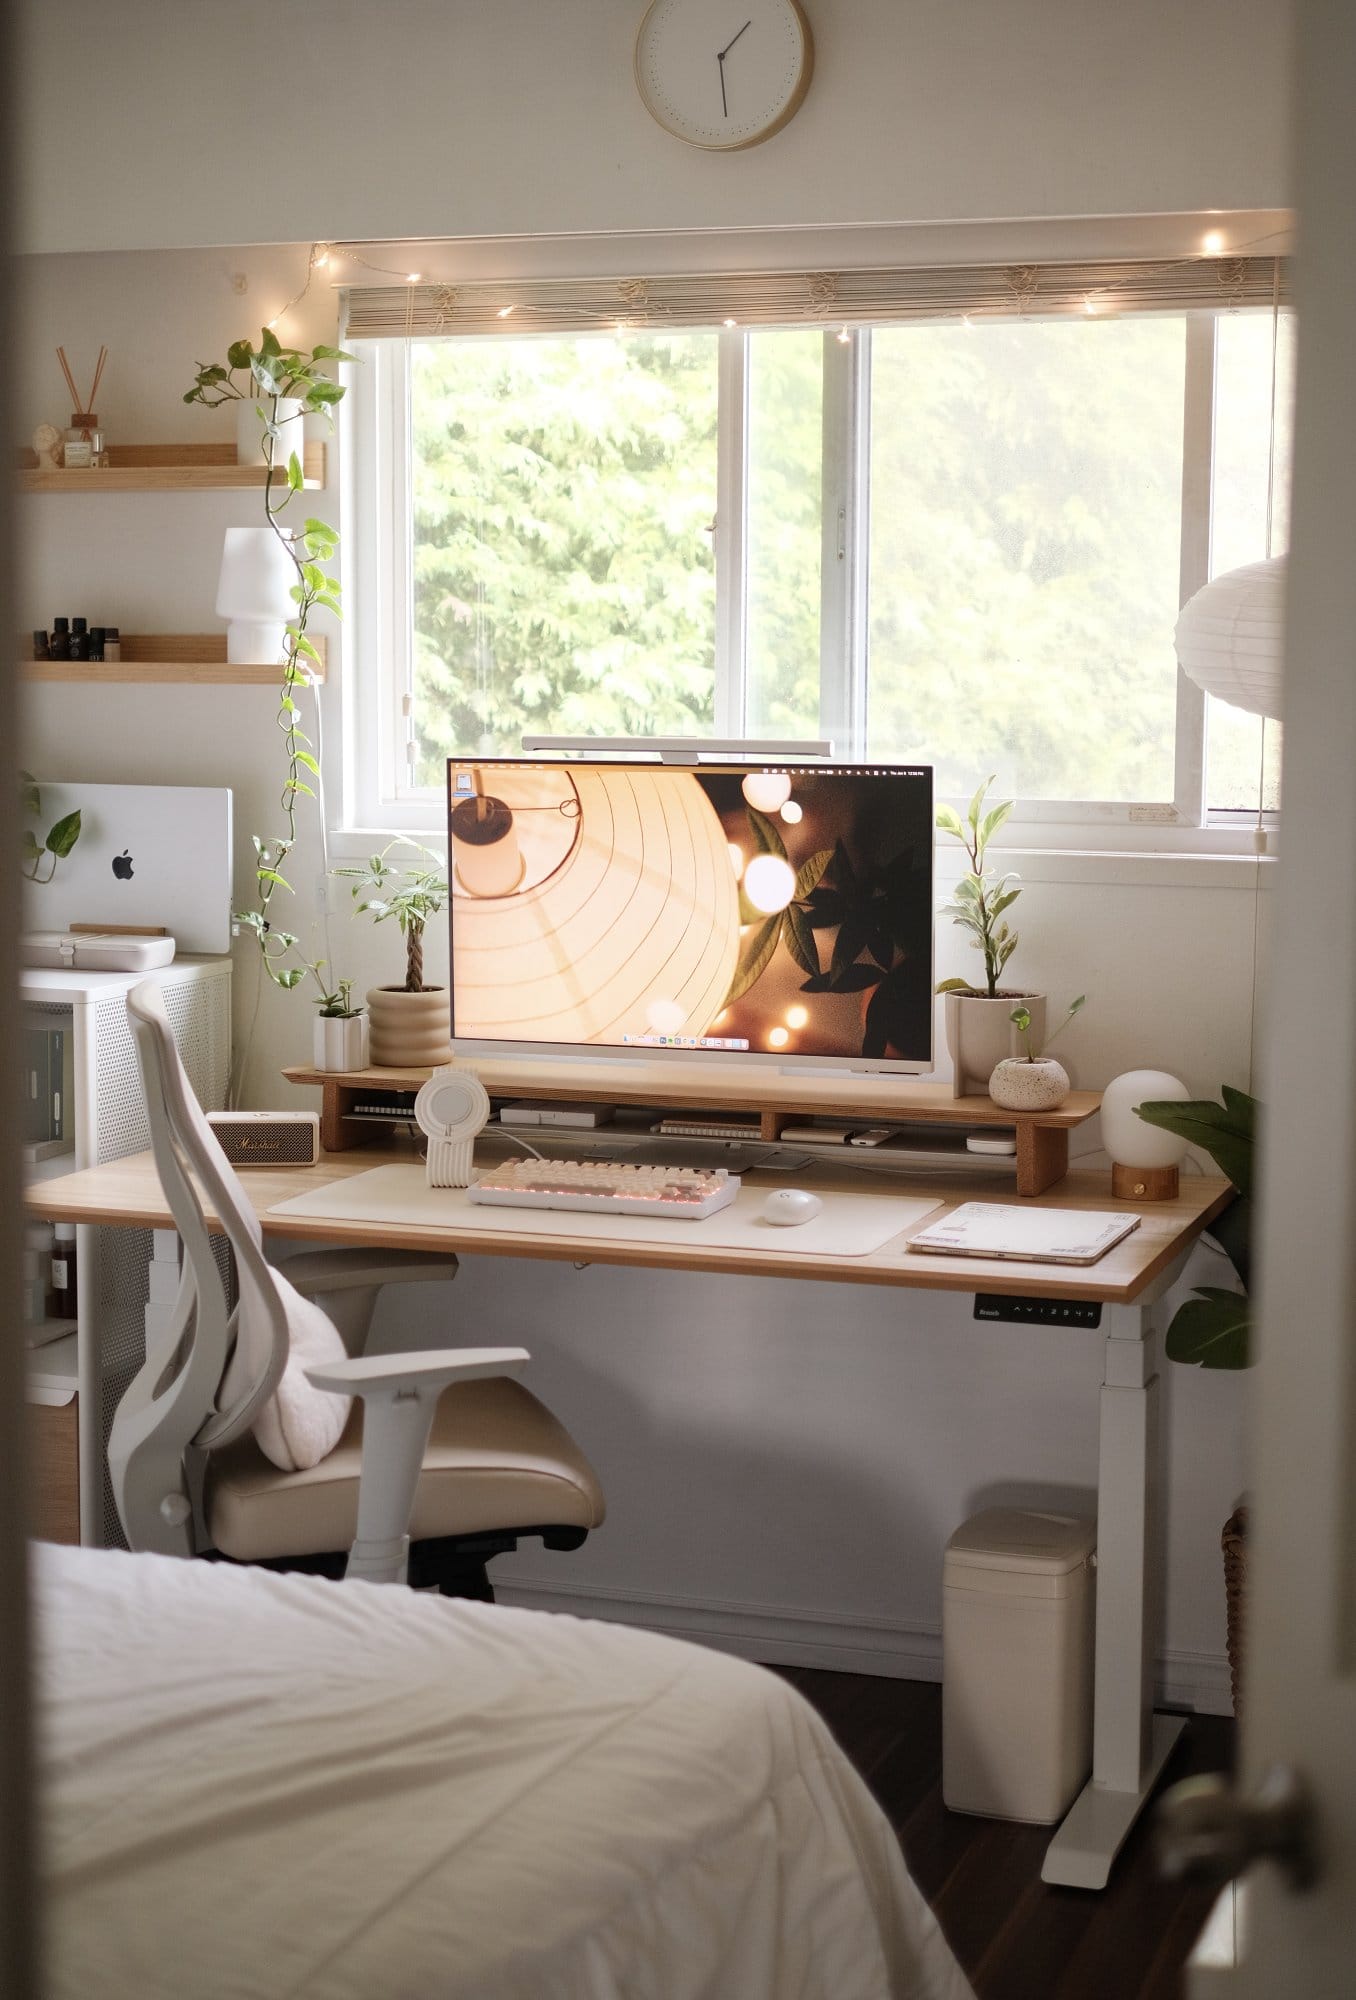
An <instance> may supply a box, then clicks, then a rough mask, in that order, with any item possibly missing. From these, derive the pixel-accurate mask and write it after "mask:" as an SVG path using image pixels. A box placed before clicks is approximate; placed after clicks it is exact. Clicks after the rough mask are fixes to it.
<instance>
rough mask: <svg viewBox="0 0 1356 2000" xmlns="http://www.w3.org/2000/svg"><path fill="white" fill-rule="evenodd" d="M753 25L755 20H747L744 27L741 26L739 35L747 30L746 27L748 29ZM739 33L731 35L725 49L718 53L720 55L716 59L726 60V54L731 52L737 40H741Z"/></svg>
mask: <svg viewBox="0 0 1356 2000" xmlns="http://www.w3.org/2000/svg"><path fill="white" fill-rule="evenodd" d="M752 26H753V22H752V20H748V21H746V22H745V23H744V27H743V28H741V29H740V30H739V35H742V34H743V33H744V32H745V29H748V28H751V27H752ZM739 35H732V36H731V37H730V40H729V41H728V42H727V43H726V44H725V47H724V48H723V49H722V50H721V52H720V54H719V55H718V56H717V57H716V61H717V62H718V63H723V62H724V60H725V58H726V56H728V55H729V53H730V50H731V49H732V48H733V47H734V45H735V43H736V42H737V41H738V40H739Z"/></svg>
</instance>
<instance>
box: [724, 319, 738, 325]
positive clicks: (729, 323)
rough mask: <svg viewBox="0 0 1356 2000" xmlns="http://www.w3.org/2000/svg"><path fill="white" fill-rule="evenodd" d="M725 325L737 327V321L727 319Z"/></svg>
mask: <svg viewBox="0 0 1356 2000" xmlns="http://www.w3.org/2000/svg"><path fill="white" fill-rule="evenodd" d="M725 324H726V326H738V325H739V321H738V320H737V319H727V320H726V322H725Z"/></svg>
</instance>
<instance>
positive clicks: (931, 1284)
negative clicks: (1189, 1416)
mask: <svg viewBox="0 0 1356 2000" xmlns="http://www.w3.org/2000/svg"><path fill="white" fill-rule="evenodd" d="M411 1157H412V1156H411V1153H410V1151H409V1150H408V1149H405V1150H403V1151H387V1150H385V1149H379V1148H377V1147H365V1148H363V1149H362V1150H361V1151H359V1152H356V1153H354V1152H346V1153H338V1154H325V1155H323V1156H322V1159H321V1161H320V1164H319V1165H318V1166H315V1167H309V1168H304V1167H295V1168H263V1169H256V1170H254V1171H252V1172H250V1173H248V1174H242V1175H241V1184H242V1186H243V1187H244V1188H245V1190H246V1192H247V1194H248V1195H249V1197H250V1200H251V1201H252V1202H253V1204H254V1207H255V1209H256V1210H257V1212H258V1214H259V1218H260V1222H261V1224H262V1226H263V1230H264V1234H265V1235H266V1236H267V1235H272V1236H279V1237H287V1238H288V1239H289V1240H295V1241H304V1242H311V1243H334V1242H344V1243H356V1244H362V1245H367V1246H376V1245H391V1246H394V1247H396V1248H400V1249H424V1250H429V1251H440V1252H442V1253H444V1254H445V1253H447V1252H448V1251H454V1252H456V1253H457V1254H459V1255H465V1256H486V1257H527V1258H540V1259H545V1260H547V1261H552V1260H554V1261H557V1262H560V1261H569V1262H571V1263H579V1262H586V1263H597V1264H623V1265H641V1266H650V1267H654V1268H662V1269H676V1270H684V1269H687V1270H691V1269H694V1268H695V1269H700V1270H702V1271H706V1272H711V1273H717V1274H719V1273H727V1274H735V1273H738V1274H740V1275H743V1276H762V1277H777V1278H803V1279H808V1280H812V1281H813V1280H832V1281H833V1282H835V1283H839V1284H842V1283H848V1284H868V1285H890V1286H896V1287H899V1288H900V1289H903V1290H921V1291H944V1292H961V1293H970V1294H974V1293H978V1292H991V1293H1001V1294H1003V1295H1005V1296H1007V1297H1014V1298H1023V1299H1033V1300H1047V1301H1050V1302H1051V1304H1052V1305H1053V1306H1054V1307H1056V1308H1058V1306H1059V1304H1060V1303H1061V1302H1070V1301H1073V1300H1078V1301H1090V1302H1094V1303H1096V1304H1098V1305H1099V1306H1100V1307H1101V1324H1100V1328H1099V1329H1098V1333H1097V1334H1096V1335H1093V1334H1091V1333H1090V1334H1089V1338H1100V1339H1101V1340H1102V1341H1103V1344H1104V1348H1105V1371H1104V1375H1103V1384H1102V1390H1101V1405H1100V1435H1099V1448H1098V1538H1097V1546H1098V1558H1097V1560H1098V1570H1097V1641H1096V1666H1095V1678H1094V1689H1095V1692H1094V1719H1093V1765H1092V1776H1091V1778H1090V1779H1089V1781H1088V1783H1087V1784H1086V1785H1085V1786H1084V1788H1083V1790H1082V1792H1081V1793H1080V1794H1079V1796H1078V1798H1077V1799H1076V1800H1075V1801H1074V1804H1073V1806H1072V1807H1071V1808H1070V1810H1069V1812H1068V1814H1067V1815H1066V1817H1065V1819H1064V1820H1063V1822H1062V1824H1061V1825H1060V1826H1059V1828H1058V1829H1057V1830H1056V1832H1055V1835H1054V1837H1053V1839H1052V1841H1051V1843H1050V1846H1049V1849H1048V1850H1047V1853H1046V1857H1045V1864H1044V1867H1043V1868H1042V1871H1041V1873H1042V1876H1043V1878H1044V1880H1045V1881H1047V1882H1057V1883H1064V1884H1067V1885H1069V1886H1070V1887H1073V1888H1080V1889H1100V1888H1102V1887H1103V1886H1104V1885H1105V1883H1106V1880H1107V1877H1108V1875H1109V1873H1110V1870H1111V1864H1112V1861H1113V1860H1114V1859H1115V1856H1116V1853H1117V1851H1118V1850H1119V1848H1120V1846H1121V1843H1122V1842H1123V1841H1124V1839H1125V1836H1126V1834H1127V1833H1128V1832H1129V1830H1130V1828H1131V1826H1132V1825H1133V1824H1134V1821H1135V1819H1136V1817H1137V1815H1138V1814H1139V1812H1140V1810H1141V1808H1142V1806H1143V1805H1144V1802H1145V1800H1146V1798H1147V1797H1148V1795H1149V1792H1150V1791H1151V1790H1152V1788H1153V1785H1154V1783H1155V1781H1156V1780H1157V1778H1158V1775H1159V1773H1160V1771H1161V1770H1162V1768H1163V1765H1164V1763H1165V1762H1166V1761H1167V1758H1168V1755H1169V1753H1170V1751H1171V1749H1172V1747H1173V1744H1174V1743H1175V1742H1176V1740H1177V1737H1178V1735H1179V1733H1180V1732H1181V1729H1182V1726H1183V1724H1182V1719H1181V1718H1180V1717H1175V1716H1155V1715H1154V1713H1153V1700H1152V1697H1153V1662H1154V1655H1155V1650H1156V1646H1155V1641H1156V1633H1155V1631H1154V1617H1153V1613H1154V1606H1155V1604H1156V1603H1157V1589H1156V1583H1157V1575H1156V1572H1157V1566H1158V1559H1159V1548H1160V1542H1161V1524H1160V1522H1159V1519H1158V1505H1157V1500H1158V1496H1157V1483H1158V1482H1157V1469H1158V1452H1157V1445H1156V1429H1157V1413H1158V1388H1159V1384H1158V1375H1157V1371H1156V1367H1155V1352H1154V1340H1155V1333H1156V1313H1155V1308H1156V1306H1157V1304H1158V1301H1159V1300H1160V1299H1161V1298H1162V1296H1163V1294H1164V1293H1165V1292H1166V1291H1167V1289H1168V1287H1169V1286H1170V1285H1171V1284H1172V1282H1173V1280H1174V1279H1175V1278H1176V1277H1177V1276H1178V1275H1179V1273H1180V1271H1181V1268H1182V1265H1183V1262H1184V1261H1185V1258H1186V1256H1187V1253H1188V1251H1189V1250H1190V1249H1191V1246H1192V1244H1193V1243H1194V1242H1195V1240H1196V1238H1197V1236H1198V1235H1199V1234H1200V1232H1201V1230H1202V1229H1203V1228H1205V1227H1206V1226H1207V1225H1208V1224H1209V1222H1210V1221H1211V1220H1212V1219H1213V1217H1214V1216H1216V1215H1217V1214H1218V1213H1219V1211H1220V1209H1221V1208H1223V1207H1224V1205H1225V1204H1226V1202H1227V1201H1228V1199H1229V1195H1230V1192H1231V1190H1230V1188H1229V1185H1228V1183H1227V1182H1226V1181H1223V1180H1217V1179H1214V1178H1213V1177H1210V1178H1207V1177H1194V1176H1188V1177H1187V1178H1186V1179H1185V1181H1184V1184H1183V1187H1182V1191H1181V1193H1180V1195H1179V1196H1178V1197H1177V1198H1176V1199H1175V1200H1173V1201H1167V1202H1158V1203H1154V1204H1151V1205H1149V1206H1147V1207H1142V1208H1141V1209H1140V1211H1139V1212H1140V1213H1141V1214H1142V1215H1143V1218H1144V1219H1143V1221H1142V1223H1141V1225H1140V1227H1139V1228H1138V1229H1136V1230H1134V1231H1133V1232H1132V1233H1131V1234H1130V1235H1129V1236H1128V1237H1126V1238H1125V1239H1124V1241H1123V1242H1121V1243H1119V1244H1117V1245H1116V1247H1115V1248H1114V1249H1112V1250H1110V1251H1108V1252H1107V1254H1106V1256H1104V1257H1103V1258H1101V1259H1100V1261H1099V1262H1098V1263H1096V1264H1092V1265H1087V1266H1073V1265H1050V1264H1026V1263H1010V1262H1003V1261H1001V1260H998V1259H984V1258H961V1257H934V1256H919V1255H917V1254H916V1253H910V1252H908V1251H906V1250H904V1248H903V1235H901V1237H898V1238H895V1239H893V1240H892V1241H890V1242H888V1243H886V1244H884V1245H883V1246H882V1247H881V1248H880V1249H878V1250H875V1251H872V1252H871V1253H870V1254H869V1255H867V1256H864V1257H835V1256H832V1255H819V1256H815V1255H811V1254H809V1253H808V1252H805V1251H803V1250H797V1249H796V1247H795V1244H794V1242H793V1241H792V1242H787V1243H786V1244H785V1245H783V1244H782V1243H781V1242H779V1243H778V1246H777V1248H776V1249H770V1250H762V1249H757V1250H750V1249H748V1248H747V1247H739V1248H722V1247H719V1246H704V1247H703V1248H702V1250H701V1252H700V1254H699V1255H694V1251H693V1249H692V1248H691V1247H685V1246H684V1245H682V1244H681V1243H679V1244H676V1245H674V1244H670V1243H664V1244H657V1243H649V1242H644V1241H641V1240H640V1239H639V1238H637V1239H635V1240H630V1239H627V1238H624V1237H619V1236H617V1235H615V1234H614V1235H612V1236H611V1237H608V1238H600V1237H590V1234H589V1218H588V1217H587V1216H586V1215H579V1216H576V1217H575V1218H574V1219H575V1221H576V1222H577V1223H578V1225H579V1227H578V1229H577V1231H575V1232H573V1233H572V1234H571V1235H570V1236H568V1237H562V1236H559V1235H553V1236H547V1235H541V1234H534V1233H533V1230H532V1226H531V1217H530V1213H529V1214H527V1215H525V1217H524V1219H523V1223H522V1227H521V1229H505V1228H504V1227H503V1226H502V1219H501V1218H502V1212H501V1216H500V1217H499V1218H496V1226H495V1227H493V1228H490V1227H486V1226H483V1225H481V1224H479V1223H478V1221H477V1219H476V1217H475V1215H474V1212H473V1213H472V1214H470V1215H469V1216H468V1215H466V1214H465V1213H464V1212H462V1213H461V1214H459V1216H458V1219H457V1220H456V1222H455V1224H454V1225H451V1226H439V1227H431V1226H429V1225H428V1224H418V1225H416V1224H410V1223H398V1222H389V1221H387V1222H380V1223H363V1222H361V1221H356V1220H353V1219H351V1218H349V1219H345V1220H343V1221H339V1222H336V1221H333V1220H326V1219H321V1218H313V1217H307V1216H302V1215H294V1214H289V1215H281V1216H275V1215H271V1214H270V1210H271V1209H273V1208H274V1206H275V1205H276V1204H277V1203H279V1202H283V1201H287V1200H290V1199H292V1198H294V1197H295V1196H298V1195H301V1194H303V1193H305V1192H306V1190H307V1189H308V1188H314V1187H316V1186H318V1185H321V1184H323V1183H324V1182H327V1181H334V1180H337V1179H345V1178H349V1177H351V1176H353V1175H356V1174H361V1173H366V1172H367V1171H368V1170H369V1169H370V1168H372V1167H377V1166H381V1165H384V1164H388V1163H391V1162H393V1161H396V1160H406V1161H408V1160H409V1159H410V1158H411ZM783 1178H784V1177H783ZM749 1180H750V1182H751V1183H752V1184H755V1185H756V1184H757V1183H758V1181H759V1176H758V1175H757V1174H754V1175H752V1176H750V1177H749ZM797 1182H798V1184H800V1185H803V1186H809V1187H814V1188H816V1189H819V1190H821V1191H825V1190H827V1191H833V1190H834V1189H844V1190H858V1191H861V1190H869V1191H870V1192H871V1193H873V1194H880V1193H882V1192H884V1191H885V1189H884V1187H883V1184H882V1181H881V1179H880V1178H879V1177H878V1176H874V1175H871V1176H867V1175H863V1174H861V1173H858V1174H855V1175H854V1173H853V1171H852V1168H851V1166H850V1165H848V1164H840V1162H839V1161H838V1160H837V1159H835V1160H833V1161H831V1162H830V1161H826V1162H825V1163H824V1165H823V1166H820V1165H819V1164H818V1162H816V1163H815V1164H814V1165H813V1166H812V1167H811V1168H807V1169H806V1170H805V1172H804V1173H802V1174H798V1175H797ZM777 1184H778V1183H777V1180H776V1178H775V1177H769V1178H768V1185H770V1186H775V1185H777ZM898 1192H899V1193H900V1194H901V1195H907V1196H910V1197H914V1198H916V1197H918V1196H920V1195H928V1196H931V1197H932V1198H933V1199H934V1200H935V1201H936V1203H937V1204H938V1206H939V1207H946V1206H951V1205H953V1204H955V1203H958V1202H961V1201H984V1200H992V1201H1011V1199H1012V1194H1011V1190H1010V1189H1001V1188H1000V1189H991V1188H990V1187H988V1186H987V1185H986V1184H978V1185H977V1184H976V1183H974V1182H973V1181H967V1180H965V1179H964V1178H963V1177H962V1176H959V1175H955V1174H937V1175H933V1174H927V1175H923V1174H920V1175H916V1176H915V1175H909V1176H907V1177H901V1179H900V1181H899V1183H898ZM1036 1199H1037V1200H1038V1201H1039V1202H1040V1204H1041V1205H1042V1206H1048V1207H1061V1208H1103V1209H1114V1208H1123V1209H1125V1210H1127V1211H1132V1210H1133V1209H1134V1207H1135V1204H1133V1203H1118V1202H1116V1201H1115V1200H1114V1198H1113V1197H1112V1194H1111V1183H1110V1176H1109V1175H1108V1174H1103V1173H1087V1172H1074V1173H1070V1174H1068V1175H1067V1176H1066V1177H1065V1178H1064V1179H1063V1180H1061V1181H1060V1182H1059V1183H1058V1185H1057V1187H1055V1188H1054V1189H1052V1190H1051V1191H1050V1192H1049V1193H1046V1194H1043V1195H1040V1196H1038V1197H1036ZM27 1203H28V1207H29V1210H30V1212H32V1213H33V1214H35V1215H43V1216H48V1217H50V1218H51V1219H52V1220H53V1221H58V1222H60V1221H73V1222H97V1223H102V1224H104V1225H105V1226H108V1225H115V1226H116V1225H119V1224H124V1225H127V1226H129V1227H138V1228H142V1229H167V1228H172V1227H173V1218H172V1217H171V1215H170V1213H169V1210H168V1208H167V1206H166V1204H165V1199H164V1196H163V1194H162V1193H161V1189H160V1183H159V1181H158V1179H157V1177H156V1173H155V1167H154V1164H153V1162H152V1159H151V1156H150V1154H149V1153H140V1154H136V1155H135V1156H133V1157H132V1158H130V1159H125V1160H119V1161H117V1162H114V1163H110V1164H108V1165H106V1166H100V1167H93V1168H90V1169H89V1170H87V1171H86V1172H83V1173H76V1174H70V1175H68V1176H66V1177H65V1178H63V1179H60V1180H53V1181H47V1182H44V1183H42V1184H41V1185H39V1186H36V1187H33V1188H30V1189H29V1190H28V1194H27ZM795 1234H796V1232H795V1231H794V1230H787V1231H786V1232H785V1236H786V1237H788V1238H794V1237H795ZM904 1234H907V1232H904ZM1014 1333H1015V1334H1017V1335H1018V1337H1020V1327H1015V1328H1014Z"/></svg>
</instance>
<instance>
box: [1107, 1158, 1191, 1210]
mask: <svg viewBox="0 0 1356 2000" xmlns="http://www.w3.org/2000/svg"><path fill="white" fill-rule="evenodd" d="M1111 1192H1112V1194H1113V1195H1114V1196H1115V1197H1116V1199H1117V1201H1176V1199H1177V1193H1178V1186H1177V1169H1176V1167H1123V1166H1121V1164H1120V1163H1119V1161H1116V1160H1113V1161H1112V1163H1111Z"/></svg>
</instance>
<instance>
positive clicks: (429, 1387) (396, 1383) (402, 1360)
mask: <svg viewBox="0 0 1356 2000" xmlns="http://www.w3.org/2000/svg"><path fill="white" fill-rule="evenodd" d="M530 1358H531V1357H530V1356H529V1354H528V1352H527V1349H526V1348H525V1347H462V1348H454V1349H453V1350H452V1351H451V1352H449V1351H447V1350H446V1349H438V1348H435V1349H434V1350H433V1351H432V1352H429V1353H414V1354H363V1355H359V1356H358V1357H357V1359H356V1360H350V1361H330V1362H326V1363H325V1364H324V1365H323V1366H320V1367H316V1368H308V1369H306V1370H305V1375H306V1380H307V1381H308V1382H314V1384H315V1386H316V1388H317V1389H331V1390H333V1391H334V1393H335V1394H336V1395H340V1396H364V1397H366V1396H383V1395H386V1396H389V1395H402V1394H409V1393H410V1392H411V1391H413V1392H414V1393H416V1394H421V1395H428V1396H432V1397H433V1398H434V1399H435V1400H436V1399H437V1397H439V1396H440V1395H441V1394H442V1392H443V1390H444V1389H445V1388H446V1387H447V1385H448V1383H449V1382H483V1381H484V1380H485V1378H486V1377H487V1376H490V1375H521V1374H522V1372H523V1370H524V1368H526V1366H527V1364H528V1361H529V1359H530Z"/></svg>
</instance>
